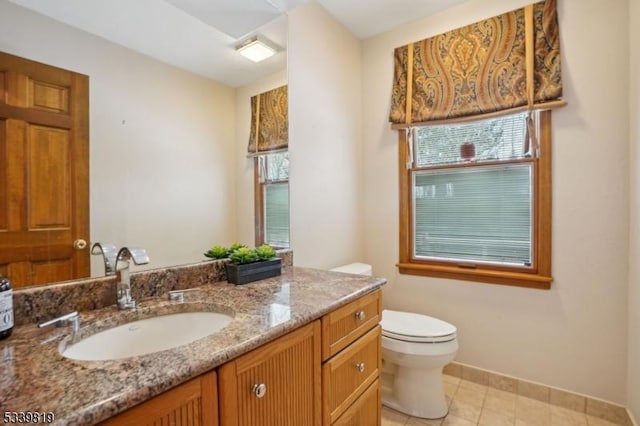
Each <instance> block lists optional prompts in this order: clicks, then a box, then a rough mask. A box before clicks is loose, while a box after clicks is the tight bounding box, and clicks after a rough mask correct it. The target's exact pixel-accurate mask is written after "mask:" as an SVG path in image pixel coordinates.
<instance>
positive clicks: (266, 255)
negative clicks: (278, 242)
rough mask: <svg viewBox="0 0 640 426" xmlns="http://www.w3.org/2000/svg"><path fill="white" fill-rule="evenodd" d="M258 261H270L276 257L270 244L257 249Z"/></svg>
mask: <svg viewBox="0 0 640 426" xmlns="http://www.w3.org/2000/svg"><path fill="white" fill-rule="evenodd" d="M255 252H256V256H257V257H258V260H269V259H273V258H274V257H276V251H275V250H274V249H273V247H271V246H270V245H268V244H263V245H261V246H260V247H256V249H255Z"/></svg>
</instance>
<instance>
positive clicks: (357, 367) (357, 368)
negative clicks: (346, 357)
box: [356, 362, 364, 373]
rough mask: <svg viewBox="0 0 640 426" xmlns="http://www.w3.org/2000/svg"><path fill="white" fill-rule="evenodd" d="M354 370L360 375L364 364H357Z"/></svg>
mask: <svg viewBox="0 0 640 426" xmlns="http://www.w3.org/2000/svg"><path fill="white" fill-rule="evenodd" d="M356 370H358V371H359V372H361V373H364V362H359V363H357V364H356Z"/></svg>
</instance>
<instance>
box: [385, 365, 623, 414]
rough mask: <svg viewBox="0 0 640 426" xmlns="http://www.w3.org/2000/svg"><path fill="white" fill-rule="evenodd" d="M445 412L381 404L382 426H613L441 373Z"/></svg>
mask: <svg viewBox="0 0 640 426" xmlns="http://www.w3.org/2000/svg"><path fill="white" fill-rule="evenodd" d="M444 388H445V394H446V398H447V402H448V403H449V414H448V415H447V416H446V417H445V418H443V419H438V420H426V419H420V418H416V417H411V416H408V415H406V414H403V413H400V412H397V411H394V410H392V409H390V408H388V407H384V406H383V407H382V426H475V425H481V426H507V425H509V426H615V423H611V422H608V421H605V420H602V419H599V418H596V417H592V416H587V415H586V414H584V413H579V412H577V411H572V410H567V409H565V408H561V407H558V406H555V405H551V404H548V403H544V402H540V401H537V400H535V399H531V398H525V397H522V396H519V395H516V394H514V393H510V392H504V391H501V390H498V389H495V388H491V387H488V386H483V385H479V384H477V383H473V382H469V381H467V380H461V379H460V378H458V377H453V376H448V375H446V374H445V375H444Z"/></svg>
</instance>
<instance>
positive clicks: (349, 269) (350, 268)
mask: <svg viewBox="0 0 640 426" xmlns="http://www.w3.org/2000/svg"><path fill="white" fill-rule="evenodd" d="M331 270H332V271H336V272H345V273H347V274H359V275H369V276H371V275H373V270H372V268H371V265H368V264H366V263H349V264H348V265H342V266H338V267H337V268H333V269H331Z"/></svg>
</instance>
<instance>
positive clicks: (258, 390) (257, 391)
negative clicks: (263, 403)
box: [251, 383, 267, 398]
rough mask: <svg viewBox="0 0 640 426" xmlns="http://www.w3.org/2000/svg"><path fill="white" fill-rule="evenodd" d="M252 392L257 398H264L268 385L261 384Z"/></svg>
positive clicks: (255, 386) (256, 385)
mask: <svg viewBox="0 0 640 426" xmlns="http://www.w3.org/2000/svg"><path fill="white" fill-rule="evenodd" d="M251 392H253V393H254V394H255V396H256V397H258V398H263V397H264V396H265V394H266V393H267V385H265V384H264V383H260V384H259V385H258V384H255V385H253V388H251Z"/></svg>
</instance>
